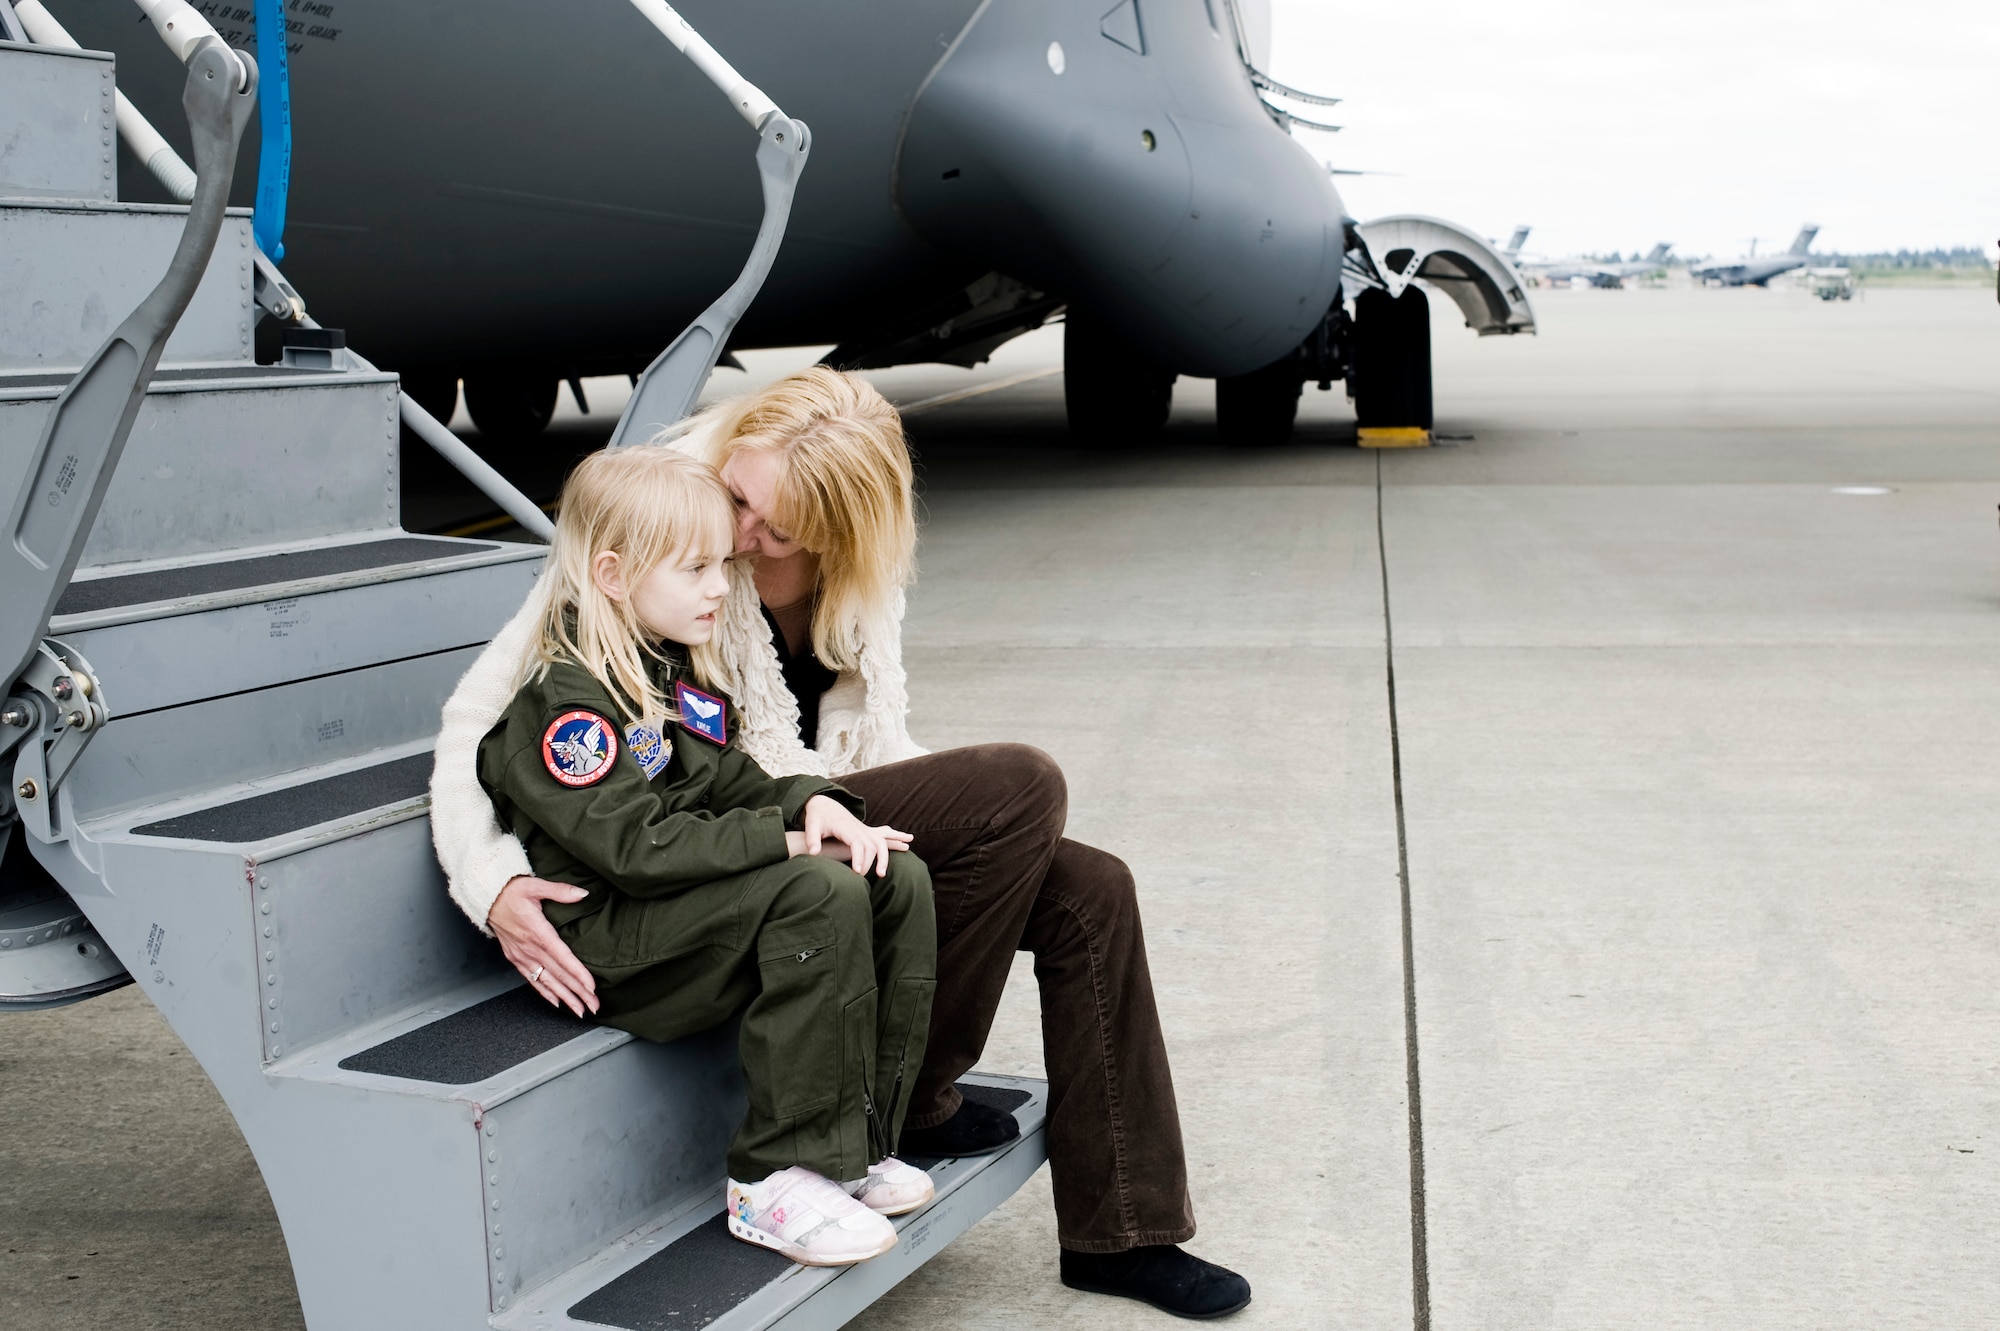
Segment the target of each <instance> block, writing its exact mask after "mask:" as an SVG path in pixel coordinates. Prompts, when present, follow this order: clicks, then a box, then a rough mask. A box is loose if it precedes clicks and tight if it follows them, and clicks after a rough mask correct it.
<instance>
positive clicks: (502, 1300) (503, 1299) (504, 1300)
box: [500, 1294, 507, 1308]
mask: <svg viewBox="0 0 2000 1331" xmlns="http://www.w3.org/2000/svg"><path fill="white" fill-rule="evenodd" d="M500 1306H501V1307H502V1308H505V1307H506V1306H507V1296H506V1295H505V1294H502V1295H501V1296H500Z"/></svg>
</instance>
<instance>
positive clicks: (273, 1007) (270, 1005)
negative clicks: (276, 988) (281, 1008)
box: [264, 998, 278, 1012]
mask: <svg viewBox="0 0 2000 1331" xmlns="http://www.w3.org/2000/svg"><path fill="white" fill-rule="evenodd" d="M264 1006H266V1007H268V1008H270V1009H271V1011H273V1012H276V1011H277V1010H278V1000H277V999H275V998H274V999H272V1000H271V1001H270V1002H269V1003H266V1004H265V1005H264Z"/></svg>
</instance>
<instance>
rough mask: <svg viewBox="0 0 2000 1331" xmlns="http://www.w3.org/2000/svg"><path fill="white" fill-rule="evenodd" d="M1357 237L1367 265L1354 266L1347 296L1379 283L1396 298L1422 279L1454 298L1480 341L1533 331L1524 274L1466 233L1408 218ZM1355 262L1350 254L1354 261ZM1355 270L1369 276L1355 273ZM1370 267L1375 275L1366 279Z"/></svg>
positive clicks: (1370, 226)
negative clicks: (1494, 336) (1365, 256)
mask: <svg viewBox="0 0 2000 1331" xmlns="http://www.w3.org/2000/svg"><path fill="white" fill-rule="evenodd" d="M1355 231H1356V232H1357V233H1358V234H1359V236H1360V238H1361V242H1362V246H1363V248H1364V250H1365V251H1366V255H1367V259H1368V263H1367V264H1360V265H1356V264H1350V266H1349V270H1348V279H1347V280H1348V283H1349V286H1350V290H1349V292H1348V295H1350V296H1354V295H1357V294H1359V289H1360V288H1365V287H1368V286H1374V285H1377V284H1378V283H1379V285H1380V286H1381V287H1382V288H1383V289H1384V290H1385V291H1387V292H1388V293H1389V295H1390V296H1391V297H1397V296H1401V295H1402V294H1403V288H1405V287H1407V286H1408V285H1409V284H1410V283H1411V282H1414V281H1416V280H1417V279H1418V278H1422V279H1423V280H1424V281H1426V282H1428V283H1430V284H1431V285H1432V286H1434V287H1436V288H1437V289H1438V290H1439V291H1442V292H1444V293H1445V294H1446V295H1448V296H1450V297H1451V298H1452V300H1453V301H1455V302H1456V303H1457V305H1458V308H1459V310H1460V312H1462V313H1463V314H1464V315H1465V326H1466V327H1467V328H1470V329H1472V330H1473V331H1474V332H1476V333H1478V334H1479V335H1480V336H1481V337H1491V336H1493V335H1495V334H1500V333H1532V332H1534V331H1535V312H1534V310H1533V309H1532V308H1530V307H1529V305H1528V297H1527V294H1526V293H1525V292H1524V291H1523V290H1522V289H1521V277H1520V274H1518V273H1516V272H1515V271H1514V266H1513V265H1512V264H1510V263H1508V262H1507V259H1506V257H1505V256H1504V255H1502V254H1501V253H1500V251H1498V250H1496V249H1494V248H1493V246H1492V245H1491V244H1489V243H1488V242H1486V241H1485V240H1482V239H1480V238H1479V237H1478V236H1475V235H1473V234H1472V233H1471V232H1470V231H1467V230H1466V229H1465V228H1464V227H1461V226H1457V225H1455V224H1453V223H1451V222H1446V221H1442V220H1440V219H1439V218H1435V217H1421V216H1418V215H1417V214H1414V213H1405V214H1399V215H1397V216H1393V217H1379V218H1377V219H1375V220H1374V221H1372V222H1363V223H1362V224H1361V225H1360V226H1358V227H1356V228H1355ZM1355 257H1359V256H1355V255H1353V254H1352V252H1351V251H1350V259H1352V258H1355ZM1356 267H1360V268H1362V269H1363V273H1365V274H1366V275H1365V276H1364V275H1363V274H1362V273H1356V272H1355V271H1354V269H1355V268H1356ZM1370 267H1372V268H1373V272H1372V273H1366V270H1367V269H1368V268H1370ZM1370 279H1373V280H1370Z"/></svg>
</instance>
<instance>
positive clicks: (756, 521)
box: [722, 448, 805, 559]
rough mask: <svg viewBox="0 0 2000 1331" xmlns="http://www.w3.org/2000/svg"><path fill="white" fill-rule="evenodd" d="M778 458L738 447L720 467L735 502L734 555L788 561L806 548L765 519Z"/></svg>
mask: <svg viewBox="0 0 2000 1331" xmlns="http://www.w3.org/2000/svg"><path fill="white" fill-rule="evenodd" d="M778 465H779V464H778V455H777V454H776V453H772V452H767V451H765V450H763V449H754V450H753V449H747V448H740V449H738V450H737V451H736V452H734V453H732V454H730V456H729V461H727V462H725V463H723V464H722V483H723V484H724V485H726V486H728V487H729V493H730V494H731V495H733V496H734V497H735V499H736V553H738V554H750V553H753V552H754V553H755V554H757V555H758V556H759V557H760V558H763V559H787V558H790V557H791V556H792V555H795V554H798V553H799V552H800V551H802V550H804V549H805V547H804V546H802V545H800V544H799V543H798V542H797V541H795V540H793V539H792V537H791V533H789V532H786V531H783V530H781V529H779V528H776V527H773V526H772V525H771V523H770V520H769V519H768V517H767V516H766V515H767V514H769V513H770V511H771V507H772V502H773V499H774V497H775V496H776V495H777V492H778Z"/></svg>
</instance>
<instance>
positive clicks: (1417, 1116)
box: [1375, 453, 1431, 1331]
mask: <svg viewBox="0 0 2000 1331" xmlns="http://www.w3.org/2000/svg"><path fill="white" fill-rule="evenodd" d="M1375 555H1376V562H1377V563H1378V564H1379V565H1380V567H1381V570H1382V657H1383V666H1384V675H1385V678H1386V679H1387V681H1388V689H1389V771H1390V775H1391V777H1392V778H1393V780H1394V785H1395V793H1396V881H1397V886H1398V888H1399V890H1400V892H1401V896H1402V907H1403V1064H1404V1075H1405V1078H1406V1080H1407V1083H1408V1097H1409V1105H1410V1286H1411V1296H1412V1299H1413V1302H1414V1308H1413V1321H1414V1323H1415V1327H1416V1331H1430V1328H1431V1269H1430V1265H1431V1262H1430V1239H1429V1236H1428V1223H1427V1220H1426V1217H1425V1212H1424V1100H1423V1083H1422V1079H1421V1078H1420V1076H1419V1075H1418V1067H1417V958H1416V949H1415V947H1414V946H1413V944H1412V942H1411V932H1410V838H1409V829H1408V824H1407V823H1406V822H1405V821H1404V818H1403V736H1402V729H1401V727H1400V726H1399V725H1398V723H1397V717H1396V629H1395V625H1394V623H1393V622H1392V621H1391V619H1390V617H1389V541H1388V537H1387V535H1386V534H1385V532H1384V524H1383V520H1382V455H1381V454H1380V453H1377V454H1376V455H1375Z"/></svg>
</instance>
